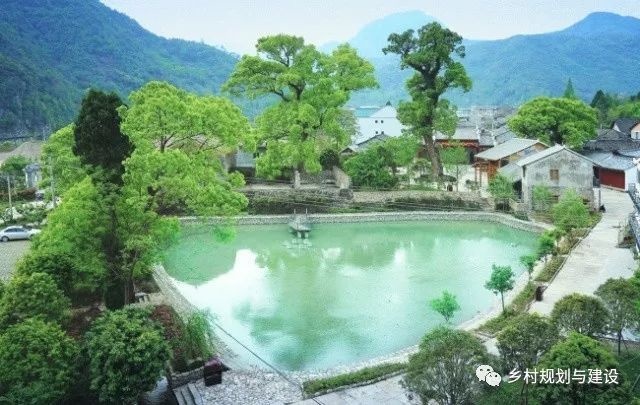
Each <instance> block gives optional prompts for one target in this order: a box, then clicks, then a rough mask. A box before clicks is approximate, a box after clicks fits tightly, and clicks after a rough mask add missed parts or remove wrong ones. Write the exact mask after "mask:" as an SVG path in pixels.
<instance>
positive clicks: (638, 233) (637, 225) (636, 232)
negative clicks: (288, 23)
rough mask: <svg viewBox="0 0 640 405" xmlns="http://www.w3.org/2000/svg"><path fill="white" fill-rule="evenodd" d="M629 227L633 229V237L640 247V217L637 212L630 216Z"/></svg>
mask: <svg viewBox="0 0 640 405" xmlns="http://www.w3.org/2000/svg"><path fill="white" fill-rule="evenodd" d="M629 227H630V228H631V235H632V236H633V238H634V239H635V241H636V246H637V247H640V216H639V215H638V213H637V212H634V213H633V214H631V215H629Z"/></svg>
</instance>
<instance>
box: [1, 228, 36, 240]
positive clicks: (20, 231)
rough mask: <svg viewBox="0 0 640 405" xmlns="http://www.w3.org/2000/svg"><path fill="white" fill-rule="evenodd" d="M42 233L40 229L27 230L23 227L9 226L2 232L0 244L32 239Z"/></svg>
mask: <svg viewBox="0 0 640 405" xmlns="http://www.w3.org/2000/svg"><path fill="white" fill-rule="evenodd" d="M39 233H40V229H27V228H25V227H22V226H9V227H6V228H4V229H3V230H1V231H0V242H8V241H10V240H20V239H31V238H32V237H33V235H37V234H39Z"/></svg>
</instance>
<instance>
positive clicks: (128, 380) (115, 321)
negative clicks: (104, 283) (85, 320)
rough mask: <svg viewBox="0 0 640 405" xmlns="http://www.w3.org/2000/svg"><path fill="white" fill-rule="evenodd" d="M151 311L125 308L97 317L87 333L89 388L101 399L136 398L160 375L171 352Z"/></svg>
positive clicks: (105, 400)
mask: <svg viewBox="0 0 640 405" xmlns="http://www.w3.org/2000/svg"><path fill="white" fill-rule="evenodd" d="M149 316H150V312H149V311H146V310H141V309H137V308H130V307H129V308H125V309H121V310H117V311H112V312H107V313H105V314H104V315H103V316H102V317H100V318H98V319H97V320H96V321H95V322H94V324H93V326H92V327H91V329H90V330H89V332H87V335H86V342H87V343H86V344H87V353H88V356H89V373H90V377H91V389H92V390H94V391H95V392H96V393H97V394H98V396H99V398H100V401H102V402H113V403H127V404H133V403H135V402H136V399H137V397H138V395H139V394H140V393H141V392H144V391H148V390H150V389H152V388H153V387H154V386H155V384H156V381H157V380H158V378H159V377H160V376H161V375H162V371H163V369H164V366H165V363H166V361H167V360H168V359H169V356H170V352H169V347H168V345H167V342H166V341H165V340H164V337H163V332H162V330H161V328H160V327H159V325H158V324H157V323H155V322H153V321H151V320H150V319H149Z"/></svg>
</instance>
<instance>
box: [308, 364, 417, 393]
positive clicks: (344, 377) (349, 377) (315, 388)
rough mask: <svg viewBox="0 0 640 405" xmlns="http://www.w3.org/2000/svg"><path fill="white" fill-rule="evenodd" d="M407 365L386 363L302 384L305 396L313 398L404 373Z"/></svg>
mask: <svg viewBox="0 0 640 405" xmlns="http://www.w3.org/2000/svg"><path fill="white" fill-rule="evenodd" d="M406 368H407V365H406V364H404V363H386V364H380V365H379V366H373V367H367V368H363V369H362V370H358V371H354V372H353V373H347V374H340V375H337V376H334V377H329V378H320V379H317V380H308V381H305V382H304V383H302V388H303V390H304V394H305V395H307V396H311V395H313V394H316V393H320V392H324V391H327V390H333V389H337V388H341V387H345V386H348V385H353V384H357V383H364V382H367V381H371V380H375V379H378V378H381V377H384V376H387V375H389V374H393V373H396V372H399V371H404V370H405V369H406Z"/></svg>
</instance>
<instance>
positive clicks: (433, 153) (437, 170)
mask: <svg viewBox="0 0 640 405" xmlns="http://www.w3.org/2000/svg"><path fill="white" fill-rule="evenodd" d="M422 138H423V139H424V143H425V146H426V147H427V154H428V155H429V160H430V161H431V174H432V175H433V177H434V179H438V178H440V177H441V176H442V163H441V162H440V155H438V151H437V150H436V145H435V143H434V142H433V135H425V136H423V137H422Z"/></svg>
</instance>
